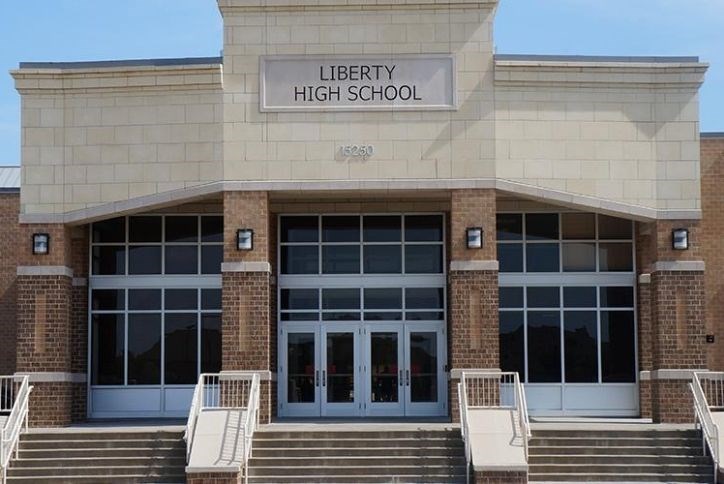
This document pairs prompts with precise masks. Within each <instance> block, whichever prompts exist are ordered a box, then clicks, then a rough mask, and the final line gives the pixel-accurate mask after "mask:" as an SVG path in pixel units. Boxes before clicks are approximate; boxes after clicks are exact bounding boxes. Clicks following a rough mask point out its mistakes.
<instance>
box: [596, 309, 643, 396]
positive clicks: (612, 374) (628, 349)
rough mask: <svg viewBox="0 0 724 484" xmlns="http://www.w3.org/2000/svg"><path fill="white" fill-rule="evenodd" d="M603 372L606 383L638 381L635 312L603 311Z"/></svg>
mask: <svg viewBox="0 0 724 484" xmlns="http://www.w3.org/2000/svg"><path fill="white" fill-rule="evenodd" d="M601 371H602V376H603V382H604V383H633V382H635V381H636V336H635V328H634V313H633V311H601Z"/></svg>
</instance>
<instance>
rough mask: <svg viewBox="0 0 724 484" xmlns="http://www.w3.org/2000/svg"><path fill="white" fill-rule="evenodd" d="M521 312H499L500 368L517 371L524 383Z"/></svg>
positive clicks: (522, 320) (522, 319) (522, 321)
mask: <svg viewBox="0 0 724 484" xmlns="http://www.w3.org/2000/svg"><path fill="white" fill-rule="evenodd" d="M523 323H524V318H523V311H501V312H500V368H501V369H502V370H503V371H517V372H518V374H519V375H520V378H521V380H522V381H523V382H525V355H524V351H525V346H524V345H525V341H524V328H523Z"/></svg>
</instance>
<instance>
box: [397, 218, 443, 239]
mask: <svg viewBox="0 0 724 484" xmlns="http://www.w3.org/2000/svg"><path fill="white" fill-rule="evenodd" d="M442 233H443V227H442V215H406V216H405V241H406V242H442Z"/></svg>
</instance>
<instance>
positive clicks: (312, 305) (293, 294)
mask: <svg viewBox="0 0 724 484" xmlns="http://www.w3.org/2000/svg"><path fill="white" fill-rule="evenodd" d="M281 299H282V300H281V308H282V309H297V310H300V309H302V310H304V309H319V290H318V289H282V292H281Z"/></svg>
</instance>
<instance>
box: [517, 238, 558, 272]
mask: <svg viewBox="0 0 724 484" xmlns="http://www.w3.org/2000/svg"><path fill="white" fill-rule="evenodd" d="M525 262H526V270H527V271H528V272H558V271H559V270H560V268H559V264H558V244H528V245H527V246H526V252H525Z"/></svg>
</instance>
